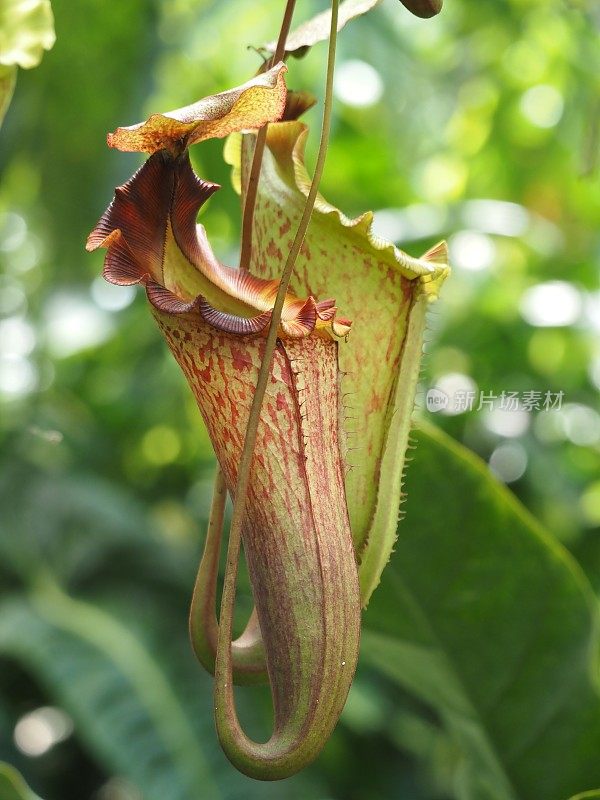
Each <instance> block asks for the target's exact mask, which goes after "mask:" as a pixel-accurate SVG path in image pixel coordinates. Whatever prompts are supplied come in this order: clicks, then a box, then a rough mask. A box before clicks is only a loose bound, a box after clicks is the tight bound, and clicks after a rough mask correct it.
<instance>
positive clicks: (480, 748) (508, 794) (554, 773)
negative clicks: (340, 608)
mask: <svg viewBox="0 0 600 800" xmlns="http://www.w3.org/2000/svg"><path fill="white" fill-rule="evenodd" d="M417 440H418V447H417V449H416V451H415V458H414V462H415V463H414V464H413V465H412V466H411V469H410V470H409V471H408V476H407V492H408V503H407V518H406V521H405V523H404V524H403V531H404V533H403V535H402V536H401V537H400V538H399V540H398V544H397V550H396V553H395V555H394V557H393V559H392V562H391V564H390V565H389V566H388V569H387V570H386V571H385V572H384V577H383V580H382V584H381V586H380V589H379V591H378V592H377V593H376V594H375V596H374V598H373V601H372V602H371V605H370V607H369V609H368V612H367V614H366V616H365V631H364V635H363V647H362V658H363V659H364V660H365V661H366V662H367V663H369V664H370V665H372V666H376V667H378V668H379V669H380V670H381V672H382V673H383V674H385V675H386V676H387V677H388V678H390V679H391V680H393V681H395V682H397V683H399V684H400V685H402V686H403V687H405V688H406V689H408V690H410V691H412V692H413V693H414V694H416V695H418V696H419V698H420V699H422V700H423V701H425V702H426V703H427V704H428V705H430V706H431V707H432V708H433V709H434V710H435V711H436V712H437V713H438V714H439V716H440V718H441V719H442V721H443V722H444V724H445V727H446V728H447V730H448V731H449V733H450V734H451V735H452V737H453V739H454V741H455V743H456V745H457V746H458V747H459V749H460V751H461V753H462V757H461V758H460V760H459V763H458V764H457V767H456V772H455V785H454V792H455V795H456V797H457V798H459V800H467V799H469V800H471V799H473V800H474V799H475V798H476V800H480V799H483V798H486V800H487V798H494V800H517V798H535V800H564V798H566V797H569V796H570V795H571V794H572V793H573V792H576V791H578V790H579V791H580V790H582V789H585V788H586V786H590V785H591V786H594V785H597V784H598V781H599V780H600V759H598V752H600V698H599V696H598V691H597V685H596V682H595V681H596V678H595V677H594V678H592V673H591V662H590V659H591V657H592V654H593V655H594V657H595V656H596V646H597V636H596V629H595V623H596V614H595V609H594V605H593V597H592V595H591V592H590V588H589V586H588V584H587V582H586V580H585V577H584V576H583V574H582V572H581V571H580V569H579V567H578V566H577V564H576V563H575V562H574V561H573V560H572V558H571V557H570V556H569V555H568V554H567V553H566V551H564V550H563V548H562V547H561V546H560V545H559V544H558V543H557V542H556V541H555V540H553V539H552V537H551V536H550V535H549V534H547V533H546V532H545V531H544V530H543V529H541V527H540V526H539V525H538V524H537V523H536V522H535V521H534V520H533V519H532V518H531V517H530V516H529V515H528V514H527V512H526V511H525V510H524V509H523V507H522V506H520V504H519V503H518V502H517V501H516V500H515V498H514V497H513V496H512V495H511V494H510V493H509V492H508V491H507V490H506V489H505V488H504V487H503V486H502V485H500V484H499V483H498V482H497V481H496V480H495V479H494V478H493V477H492V475H491V473H490V472H489V471H488V470H487V468H486V467H485V466H484V465H483V464H482V463H481V462H480V461H479V459H477V458H476V457H475V456H473V455H472V454H471V453H470V452H469V451H467V450H465V449H464V448H463V447H462V446H461V445H459V444H457V443H456V442H453V441H452V440H451V439H449V438H448V437H447V436H446V435H445V434H442V433H441V432H439V431H437V430H436V429H434V428H430V427H427V428H423V429H421V430H420V431H419V432H418V436H417ZM433 497H435V502H432V498H433Z"/></svg>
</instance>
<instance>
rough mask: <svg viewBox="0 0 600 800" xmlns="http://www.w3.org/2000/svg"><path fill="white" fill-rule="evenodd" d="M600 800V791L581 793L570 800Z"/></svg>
mask: <svg viewBox="0 0 600 800" xmlns="http://www.w3.org/2000/svg"><path fill="white" fill-rule="evenodd" d="M598 798H600V789H593V790H592V791H591V792H581V794H575V795H573V797H570V798H569V800H598Z"/></svg>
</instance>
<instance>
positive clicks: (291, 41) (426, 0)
mask: <svg viewBox="0 0 600 800" xmlns="http://www.w3.org/2000/svg"><path fill="white" fill-rule="evenodd" d="M380 2H381V0H344V2H343V3H340V8H339V13H338V26H337V29H338V31H341V30H342V28H344V27H345V26H346V24H347V23H348V22H350V21H351V20H353V19H354V18H355V17H360V16H362V15H363V14H366V13H367V11H370V10H371V9H372V8H375V6H376V5H378V4H379V3H380ZM401 2H402V3H403V4H404V5H405V6H406V8H408V10H409V11H411V12H412V13H413V14H415V16H417V17H433V16H434V15H435V14H439V12H440V11H441V9H442V3H443V0H401ZM330 30H331V9H327V10H326V11H322V12H321V13H319V14H316V15H315V16H314V17H312V18H311V19H309V20H307V21H306V22H303V23H302V24H301V25H299V26H298V27H297V28H295V29H294V30H293V31H292V32H291V33H290V35H289V36H288V38H287V41H286V43H285V52H286V53H290V54H291V55H294V56H298V57H299V56H303V55H304V54H305V53H306V51H307V50H308V48H309V47H312V46H313V45H314V44H318V43H319V42H323V41H325V40H326V39H329V31H330ZM276 47H277V42H276V41H272V42H269V43H268V44H265V45H264V49H265V50H266V51H267V52H269V53H274V52H275V48H276Z"/></svg>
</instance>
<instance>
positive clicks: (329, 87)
mask: <svg viewBox="0 0 600 800" xmlns="http://www.w3.org/2000/svg"><path fill="white" fill-rule="evenodd" d="M338 5H339V0H333V2H332V12H331V33H330V38H329V51H328V57H327V78H326V84H325V103H324V107H323V124H322V128H321V140H320V143H319V153H318V156H317V162H316V166H315V172H314V177H313V180H312V183H311V186H310V190H309V193H308V196H307V198H306V203H305V206H304V211H303V213H302V218H301V220H300V223H299V225H298V230H297V231H296V236H295V237H294V241H293V243H292V246H291V248H290V251H289V253H288V256H287V259H286V262H285V266H284V268H283V272H282V274H281V282H280V284H279V289H278V292H277V297H276V299H275V304H274V306H273V312H272V317H271V324H270V326H269V332H268V335H267V340H266V343H265V348H264V352H263V357H262V362H261V365H260V370H259V373H258V379H257V383H256V390H255V393H254V397H253V398H252V406H251V408H250V416H249V418H248V425H247V428H246V436H245V439H244V447H243V449H242V455H241V458H240V465H239V470H238V476H237V485H236V490H235V497H234V503H233V514H232V520H231V528H230V533H229V546H228V549H227V562H226V567H225V579H224V585H223V594H222V598H221V614H220V618H219V636H218V644H217V660H216V669H215V694H216V695H219V696H222V695H223V691H222V689H223V687H225V686H227V683H228V682H229V683H230V682H231V679H232V678H231V673H232V665H231V660H232V659H231V636H232V623H233V611H234V605H235V587H236V579H237V568H238V561H239V554H240V545H241V533H242V523H243V521H244V512H245V507H246V495H247V492H248V485H249V481H250V470H251V466H252V458H253V455H254V445H255V442H256V433H257V430H258V424H259V420H260V413H261V409H262V404H263V398H264V395H265V390H266V387H267V381H268V379H269V374H270V371H271V362H272V360H273V353H274V351H275V346H276V343H277V331H278V328H279V323H280V321H281V313H282V310H283V303H284V300H285V296H286V292H287V289H288V286H289V282H290V278H291V275H292V271H293V269H294V265H295V263H296V259H297V257H298V254H299V252H300V248H301V247H302V243H303V241H304V237H305V235H306V230H307V228H308V225H309V222H310V218H311V215H312V211H313V208H314V204H315V200H316V198H317V192H318V190H319V184H320V182H321V176H322V174H323V168H324V166H325V158H326V156H327V144H328V141H329V131H330V128H331V111H332V105H333V73H334V65H335V49H336V37H337V20H338Z"/></svg>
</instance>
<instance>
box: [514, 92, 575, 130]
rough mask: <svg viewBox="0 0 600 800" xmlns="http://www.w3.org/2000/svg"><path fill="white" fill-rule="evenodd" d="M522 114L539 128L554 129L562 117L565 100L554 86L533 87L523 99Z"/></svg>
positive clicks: (521, 104) (525, 93)
mask: <svg viewBox="0 0 600 800" xmlns="http://www.w3.org/2000/svg"><path fill="white" fill-rule="evenodd" d="M520 107H521V112H522V113H523V116H524V117H526V118H527V119H528V120H529V122H531V123H532V124H533V125H536V126H537V127H538V128H553V127H554V126H555V125H556V124H558V122H559V121H560V118H561V117H562V113H563V108H564V100H563V96H562V94H561V93H560V92H559V91H558V89H557V88H556V87H554V86H549V85H548V84H545V83H540V84H538V85H537V86H532V87H531V89H528V90H527V91H526V92H524V94H523V95H522V97H521V103H520Z"/></svg>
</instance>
